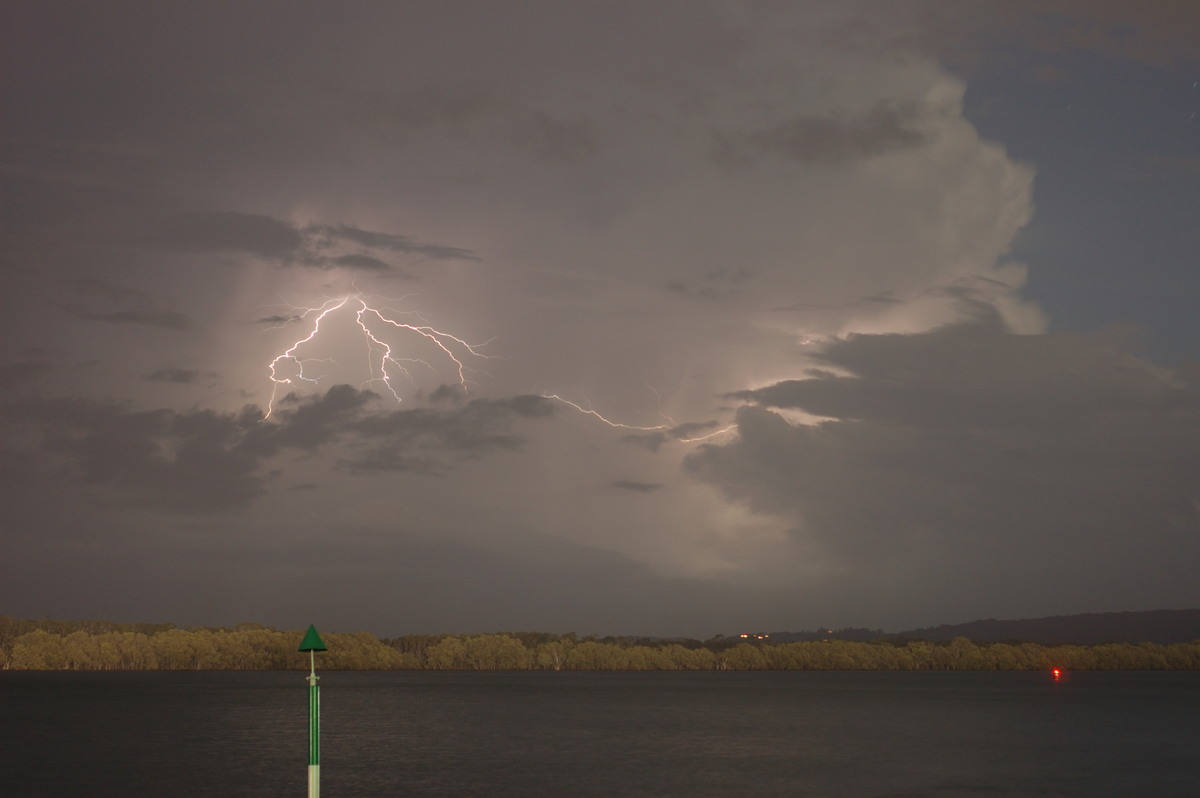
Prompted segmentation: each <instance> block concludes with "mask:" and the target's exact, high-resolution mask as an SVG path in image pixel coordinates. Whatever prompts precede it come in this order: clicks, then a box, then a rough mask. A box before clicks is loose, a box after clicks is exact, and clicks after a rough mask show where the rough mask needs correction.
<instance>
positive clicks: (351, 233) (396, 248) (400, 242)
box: [304, 224, 479, 260]
mask: <svg viewBox="0 0 1200 798" xmlns="http://www.w3.org/2000/svg"><path fill="white" fill-rule="evenodd" d="M304 232H306V233H311V234H314V235H318V236H323V237H324V238H325V241H326V245H328V243H330V242H332V241H333V240H338V239H340V240H342V241H349V242H351V243H354V244H360V245H362V246H364V247H370V248H372V249H381V250H386V251H388V252H398V253H400V254H404V255H419V256H421V257H426V258H432V259H434V260H437V259H452V260H479V258H478V257H477V256H476V255H475V254H474V253H473V252H471V251H470V250H468V249H462V248H461V247H450V246H445V245H443V244H429V243H424V242H421V241H417V240H415V239H413V238H411V237H410V236H403V235H397V234H395V233H380V232H376V231H374V230H360V229H358V228H357V227H350V226H349V225H345V224H336V225H325V224H311V225H308V226H307V227H305V228H304Z"/></svg>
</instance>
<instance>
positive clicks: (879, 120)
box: [714, 105, 925, 165]
mask: <svg viewBox="0 0 1200 798" xmlns="http://www.w3.org/2000/svg"><path fill="white" fill-rule="evenodd" d="M917 121H918V114H917V113H916V111H915V110H914V109H911V108H893V107H888V106H882V105H881V106H879V107H877V108H875V109H874V110H872V111H870V112H869V113H866V114H861V115H858V116H844V115H832V116H795V117H792V118H791V119H787V120H784V121H782V122H779V123H777V124H775V125H771V126H770V127H765V128H763V129H760V130H752V131H741V132H725V133H719V134H717V135H716V136H715V140H716V148H715V151H714V154H715V157H716V158H717V160H718V161H719V162H720V163H724V164H730V165H732V164H738V163H744V162H747V161H750V160H753V159H754V158H756V157H758V156H760V155H762V154H772V155H777V156H782V157H785V158H789V159H792V160H795V161H799V162H800V163H809V164H837V163H844V162H847V161H851V160H857V159H860V158H869V157H872V156H876V155H883V154H885V153H888V152H892V151H894V150H898V149H907V148H910V147H917V146H920V145H921V144H923V143H924V142H925V135H924V134H923V133H922V132H921V131H920V130H919V129H917V127H916V124H915V123H916V122H917Z"/></svg>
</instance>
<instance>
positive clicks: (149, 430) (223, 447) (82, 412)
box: [0, 399, 262, 513]
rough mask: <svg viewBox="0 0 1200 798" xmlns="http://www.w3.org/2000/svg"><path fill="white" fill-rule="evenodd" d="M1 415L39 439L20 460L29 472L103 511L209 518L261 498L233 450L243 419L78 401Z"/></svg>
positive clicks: (21, 407) (30, 405) (251, 466)
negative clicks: (73, 489) (139, 509)
mask: <svg viewBox="0 0 1200 798" xmlns="http://www.w3.org/2000/svg"><path fill="white" fill-rule="evenodd" d="M0 414H2V417H3V418H4V420H5V421H7V422H9V423H15V424H19V425H21V426H24V427H25V428H26V429H27V430H29V429H36V430H37V431H38V433H39V437H40V440H39V442H38V445H37V449H36V450H35V451H32V452H25V453H24V455H25V456H26V457H28V458H29V461H28V462H29V464H30V467H31V470H32V471H35V472H39V473H40V475H41V477H42V479H43V480H45V481H49V482H54V481H58V480H63V479H66V480H68V481H72V482H77V483H78V484H79V485H82V486H84V487H85V488H87V489H88V490H90V491H94V492H96V495H97V498H99V500H100V501H101V502H102V503H104V502H115V503H117V504H128V505H130V506H152V507H156V508H159V509H168V510H173V511H176V512H182V513H192V512H211V511H214V510H223V509H227V508H231V507H239V506H244V505H246V504H248V503H249V502H251V501H252V500H253V499H254V498H256V497H257V496H259V495H260V494H261V493H262V484H261V480H260V478H259V477H258V476H256V475H255V473H254V472H255V469H256V468H257V466H258V462H257V459H256V458H255V457H253V456H251V455H249V454H247V453H246V452H244V451H242V450H241V448H240V447H239V446H238V443H239V441H240V439H241V438H242V436H243V435H244V430H245V428H246V425H247V423H249V420H248V419H247V418H245V417H241V418H239V417H235V416H229V415H221V414H216V413H212V412H208V411H203V412H195V413H176V412H174V411H171V410H152V411H139V410H134V409H131V408H129V407H126V406H124V405H120V404H115V403H109V402H101V401H91V400H85V399H42V400H39V401H36V402H33V401H28V402H15V403H8V404H6V405H4V406H3V407H2V408H0Z"/></svg>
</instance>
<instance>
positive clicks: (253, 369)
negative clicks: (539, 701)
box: [0, 0, 1200, 638]
mask: <svg viewBox="0 0 1200 798" xmlns="http://www.w3.org/2000/svg"><path fill="white" fill-rule="evenodd" d="M0 10H2V12H0V13H2V19H0V31H2V33H0V36H2V37H3V41H2V42H0V45H2V50H3V55H2V58H3V63H2V78H0V79H2V80H3V89H2V95H0V96H2V105H0V117H2V119H3V121H2V123H0V124H2V147H3V154H2V156H0V168H2V175H3V195H2V196H3V210H2V213H0V226H2V227H0V230H2V232H0V268H2V269H3V276H4V280H3V289H2V291H0V312H2V314H3V315H2V317H0V318H2V325H3V326H2V327H0V469H2V471H3V473H2V476H0V492H2V493H0V496H2V498H0V502H2V515H0V614H4V615H9V616H13V617H19V618H40V617H45V616H50V617H58V618H71V619H81V618H105V619H109V620H115V621H125V622H132V621H152V622H166V621H170V622H174V623H177V624H180V625H201V624H202V625H219V624H231V623H237V622H240V621H258V622H261V623H266V624H270V625H274V626H278V627H281V628H292V629H295V628H303V627H304V626H306V625H307V624H309V623H316V624H317V625H318V626H319V627H320V628H322V629H323V630H325V629H328V630H330V631H353V630H360V629H362V630H369V631H372V632H375V633H377V634H380V635H399V634H406V633H417V632H431V633H433V632H458V633H472V632H492V631H501V630H539V631H550V632H567V631H577V632H579V633H581V634H589V633H595V634H651V635H687V636H694V637H702V638H703V637H708V636H710V635H715V634H736V633H740V632H746V631H777V630H790V629H813V628H816V627H818V626H833V627H844V626H861V627H868V628H879V629H885V630H900V629H905V628H912V627H916V626H927V625H934V624H939V623H953V622H960V621H968V620H973V619H977V618H989V617H995V618H1021V617H1040V616H1045V615H1057V614H1070V613H1077V612H1107V611H1121V610H1148V609H1172V608H1187V607H1196V606H1200V580H1197V578H1196V574H1197V568H1198V566H1200V313H1198V312H1197V310H1196V307H1197V303H1198V300H1200V119H1198V113H1200V87H1198V83H1197V81H1200V55H1198V54H1200V3H1195V2H1191V0H1181V1H1180V2H1162V1H1158V2H1155V1H1149V2H1146V1H1143V2H1138V3H1130V2H1124V1H1121V2H1104V1H1102V0H1095V1H1094V2H1083V0H1079V2H1072V1H1069V0H1049V1H1047V2H1016V1H1014V2H1008V0H1005V1H1004V2H995V3H991V2H982V1H980V2H953V3H951V2H920V1H917V0H911V1H906V0H897V1H896V2H842V1H841V0H839V1H838V2H832V1H831V2H805V3H790V2H744V3H743V2H732V1H729V2H703V1H698V0H686V2H684V1H683V0H679V1H678V2H655V1H654V0H637V1H631V2H562V1H561V0H546V1H545V2H481V1H477V2H455V1H454V0H450V1H449V2H447V1H446V0H437V1H436V2H434V1H433V0H428V1H425V0H422V1H419V2H414V1H411V0H408V1H406V2H382V1H381V2H353V1H351V2H345V1H343V2H338V3H317V2H293V1H291V0H288V1H287V2H282V1H276V0H270V1H258V0H256V1H254V2H246V1H245V0H239V1H238V2H125V1H124V0H113V1H110V2H102V3H101V2H97V3H81V2H12V0H0Z"/></svg>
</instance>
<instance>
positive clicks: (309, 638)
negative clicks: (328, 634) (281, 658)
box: [296, 624, 329, 651]
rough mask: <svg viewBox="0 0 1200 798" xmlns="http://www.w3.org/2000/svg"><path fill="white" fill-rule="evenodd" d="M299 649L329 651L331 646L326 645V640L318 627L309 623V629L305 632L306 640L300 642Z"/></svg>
mask: <svg viewBox="0 0 1200 798" xmlns="http://www.w3.org/2000/svg"><path fill="white" fill-rule="evenodd" d="M296 650H297V651H328V650H329V648H328V647H327V646H326V645H325V641H324V640H322V639H321V636H320V635H319V634H317V627H315V626H313V625H312V624H309V626H308V631H307V632H305V633H304V640H303V641H301V643H300V648H298V649H296Z"/></svg>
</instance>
